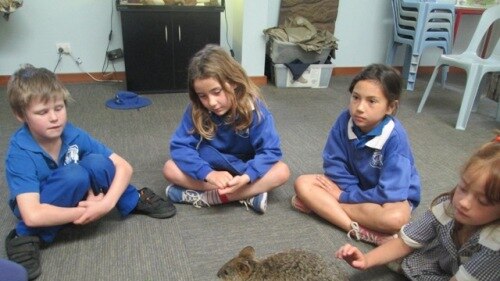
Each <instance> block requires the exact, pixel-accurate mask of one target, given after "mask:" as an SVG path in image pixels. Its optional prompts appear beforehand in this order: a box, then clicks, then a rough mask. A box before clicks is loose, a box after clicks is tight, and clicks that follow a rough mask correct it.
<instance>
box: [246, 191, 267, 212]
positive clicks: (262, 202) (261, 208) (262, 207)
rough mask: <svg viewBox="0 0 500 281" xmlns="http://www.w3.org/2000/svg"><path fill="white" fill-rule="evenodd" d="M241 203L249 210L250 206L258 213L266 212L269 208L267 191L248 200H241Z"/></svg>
mask: <svg viewBox="0 0 500 281" xmlns="http://www.w3.org/2000/svg"><path fill="white" fill-rule="evenodd" d="M240 203H241V204H243V205H245V207H246V208H247V210H248V207H249V206H250V207H251V208H252V209H253V210H254V211H256V212H257V213H260V214H264V213H265V212H266V209H267V192H264V193H260V194H257V195H255V196H254V197H252V198H248V199H246V200H240Z"/></svg>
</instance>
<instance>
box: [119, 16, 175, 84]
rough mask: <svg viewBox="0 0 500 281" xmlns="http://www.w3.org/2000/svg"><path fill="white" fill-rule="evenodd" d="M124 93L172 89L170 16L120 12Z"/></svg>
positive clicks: (173, 77)
mask: <svg viewBox="0 0 500 281" xmlns="http://www.w3.org/2000/svg"><path fill="white" fill-rule="evenodd" d="M121 17H122V32H123V51H124V57H125V71H126V78H127V90H129V91H140V92H161V91H164V90H165V89H171V88H173V86H174V83H175V82H174V81H175V76H174V73H173V72H172V65H173V55H172V54H173V43H172V42H173V34H172V24H171V20H172V18H171V16H170V14H169V13H164V12H163V13H162V12H122V13H121Z"/></svg>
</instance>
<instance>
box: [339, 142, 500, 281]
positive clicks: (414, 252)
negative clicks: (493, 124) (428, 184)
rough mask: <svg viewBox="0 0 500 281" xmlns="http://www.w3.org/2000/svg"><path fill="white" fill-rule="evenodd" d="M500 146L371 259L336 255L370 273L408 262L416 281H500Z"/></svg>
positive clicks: (483, 151)
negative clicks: (369, 270)
mask: <svg viewBox="0 0 500 281" xmlns="http://www.w3.org/2000/svg"><path fill="white" fill-rule="evenodd" d="M499 219H500V140H498V138H497V140H496V141H495V140H494V141H493V142H490V143H487V144H486V145H484V146H482V147H481V148H480V149H479V150H478V151H477V152H476V153H475V154H474V155H472V157H471V158H470V159H469V160H468V161H467V162H466V163H465V165H464V167H463V169H462V172H461V176H460V180H459V182H458V184H457V186H456V187H455V188H453V189H452V190H451V191H450V192H448V193H445V194H442V195H440V196H438V197H437V198H436V199H434V201H433V203H432V206H431V208H430V210H428V211H426V212H425V213H424V215H423V216H422V217H421V218H419V219H417V220H415V221H412V222H410V223H409V224H407V225H406V226H404V227H403V228H402V229H401V231H400V237H399V238H397V239H393V240H391V241H389V242H387V243H386V244H384V245H381V246H379V247H377V248H375V249H373V250H372V251H370V252H368V253H367V254H363V253H362V252H361V251H360V250H359V249H357V248H356V247H354V246H351V245H349V244H346V245H344V246H343V247H341V248H340V249H339V250H338V251H337V252H336V254H335V255H336V257H337V258H340V259H344V260H345V261H346V262H347V263H349V264H350V265H351V266H352V267H354V268H357V269H361V270H364V269H367V268H370V267H374V266H377V265H383V264H387V263H389V262H391V261H394V260H397V259H399V258H403V257H404V259H403V260H402V263H401V267H400V271H402V273H403V274H404V275H406V277H408V278H409V279H411V280H454V281H455V280H457V281H462V280H481V281H496V280H500V271H499V270H498V265H499V264H500V251H499V250H500V240H499V238H500V221H499Z"/></svg>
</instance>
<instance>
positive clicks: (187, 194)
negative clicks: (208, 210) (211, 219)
mask: <svg viewBox="0 0 500 281" xmlns="http://www.w3.org/2000/svg"><path fill="white" fill-rule="evenodd" d="M165 194H166V195H167V197H168V198H170V200H172V202H175V203H185V204H192V205H193V206H194V207H196V208H202V207H210V204H208V202H207V201H205V200H204V199H203V196H202V192H199V191H196V190H191V189H185V188H183V187H180V186H177V185H175V184H170V185H169V186H167V188H166V189H165Z"/></svg>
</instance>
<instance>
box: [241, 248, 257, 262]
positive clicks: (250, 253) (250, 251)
mask: <svg viewBox="0 0 500 281" xmlns="http://www.w3.org/2000/svg"><path fill="white" fill-rule="evenodd" d="M254 255H255V250H254V248H253V247H252V246H246V247H245V248H243V250H241V251H240V257H242V258H246V259H249V260H251V259H253V257H254Z"/></svg>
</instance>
